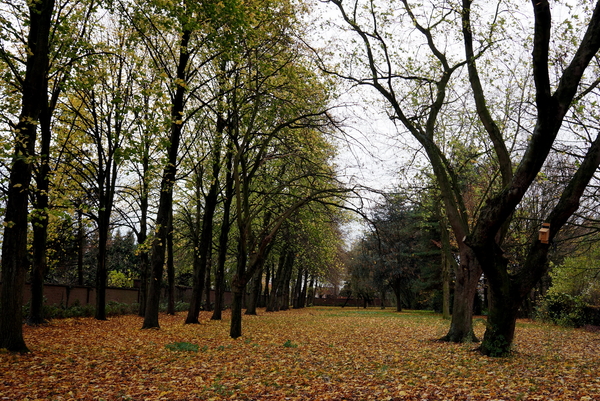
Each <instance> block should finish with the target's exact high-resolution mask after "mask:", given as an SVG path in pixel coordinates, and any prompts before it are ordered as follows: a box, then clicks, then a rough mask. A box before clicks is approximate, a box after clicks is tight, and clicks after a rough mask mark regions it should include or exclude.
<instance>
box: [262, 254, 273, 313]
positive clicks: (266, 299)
mask: <svg viewBox="0 0 600 401" xmlns="http://www.w3.org/2000/svg"><path fill="white" fill-rule="evenodd" d="M272 265H273V264H272V263H268V264H267V266H266V269H267V271H266V273H265V288H264V290H263V295H262V297H261V303H260V306H261V307H263V308H266V307H267V303H268V302H269V284H271V285H272V284H273V283H272V280H271V271H272V270H273V269H272Z"/></svg>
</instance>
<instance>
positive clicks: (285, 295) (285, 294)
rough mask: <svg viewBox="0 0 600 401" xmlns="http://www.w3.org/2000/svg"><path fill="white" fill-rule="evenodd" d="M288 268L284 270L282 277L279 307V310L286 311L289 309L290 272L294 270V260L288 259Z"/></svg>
mask: <svg viewBox="0 0 600 401" xmlns="http://www.w3.org/2000/svg"><path fill="white" fill-rule="evenodd" d="M290 259H291V261H290V265H289V267H288V268H287V269H286V270H284V272H283V273H284V276H283V284H282V288H281V305H280V307H279V310H288V309H290V290H291V281H292V272H293V268H294V260H295V258H290Z"/></svg>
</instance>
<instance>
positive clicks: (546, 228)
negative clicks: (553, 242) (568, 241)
mask: <svg viewBox="0 0 600 401" xmlns="http://www.w3.org/2000/svg"><path fill="white" fill-rule="evenodd" d="M538 238H539V240H540V242H541V243H542V244H547V243H548V241H549V240H550V223H543V224H542V228H540V234H539V237H538Z"/></svg>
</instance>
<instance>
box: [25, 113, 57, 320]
mask: <svg viewBox="0 0 600 401" xmlns="http://www.w3.org/2000/svg"><path fill="white" fill-rule="evenodd" d="M42 106H43V107H42V112H41V114H40V133H41V149H40V151H41V154H40V163H39V166H38V169H37V174H36V186H37V188H36V193H35V204H34V210H35V212H34V214H33V216H32V219H31V225H32V227H33V264H32V269H31V301H30V307H29V317H28V318H27V324H30V325H37V324H42V323H45V322H46V319H45V318H44V312H43V311H44V277H45V275H46V271H47V269H48V264H47V258H46V246H47V242H48V206H49V201H48V193H49V187H50V185H49V182H50V140H51V131H50V119H51V115H50V113H51V110H50V106H49V105H48V104H47V101H46V104H44V105H42Z"/></svg>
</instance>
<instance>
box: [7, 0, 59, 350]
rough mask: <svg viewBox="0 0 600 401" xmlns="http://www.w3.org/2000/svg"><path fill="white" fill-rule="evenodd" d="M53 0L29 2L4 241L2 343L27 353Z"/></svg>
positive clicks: (8, 347)
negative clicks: (26, 310)
mask: <svg viewBox="0 0 600 401" xmlns="http://www.w3.org/2000/svg"><path fill="white" fill-rule="evenodd" d="M53 10H54V0H40V1H38V2H34V3H29V22H30V24H29V34H28V38H27V47H28V51H27V53H28V56H27V61H26V71H25V78H24V80H23V82H22V85H23V97H22V101H21V113H20V116H19V122H18V123H17V125H16V127H15V133H16V142H15V151H14V156H13V159H12V165H11V171H10V178H9V188H8V194H7V195H8V199H7V203H6V214H5V219H4V223H5V228H4V234H3V243H2V282H3V285H2V290H1V292H0V304H1V305H2V307H1V308H0V348H6V349H7V350H9V351H12V352H28V351H29V349H28V348H27V345H26V344H25V341H24V339H23V327H22V324H23V313H22V309H21V306H22V303H23V288H24V284H25V276H26V273H27V269H28V265H29V262H28V256H27V216H28V209H27V207H28V195H29V194H28V191H29V185H30V183H31V172H32V161H31V157H32V156H34V153H35V140H36V125H37V122H38V121H39V117H40V113H41V111H42V108H43V102H44V101H45V100H46V97H45V96H41V95H40V94H44V93H47V82H48V81H47V73H48V37H49V33H50V27H51V19H52V13H53Z"/></svg>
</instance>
